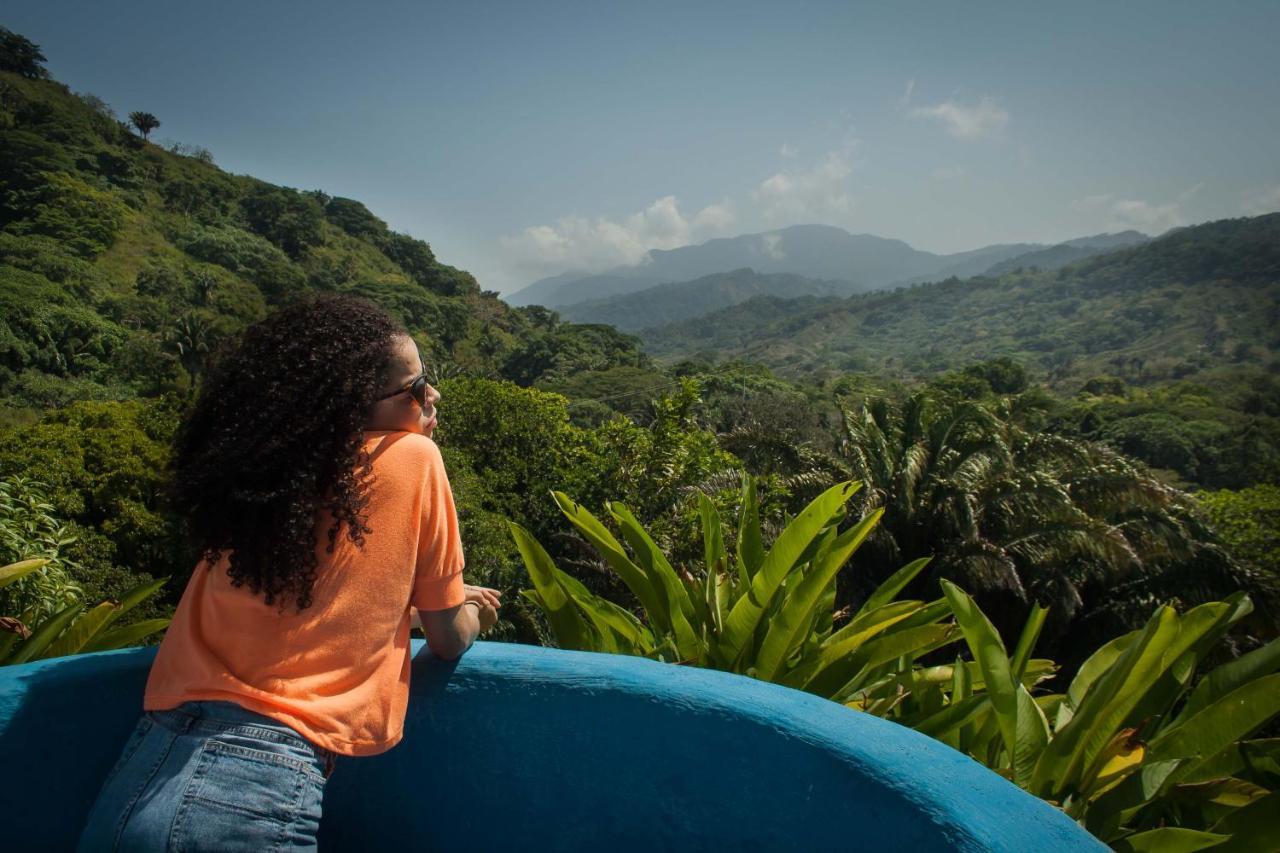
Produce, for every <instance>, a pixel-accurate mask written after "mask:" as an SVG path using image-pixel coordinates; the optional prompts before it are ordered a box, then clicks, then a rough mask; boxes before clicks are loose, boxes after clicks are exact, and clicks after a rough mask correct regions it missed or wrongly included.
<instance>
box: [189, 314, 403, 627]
mask: <svg viewBox="0 0 1280 853" xmlns="http://www.w3.org/2000/svg"><path fill="white" fill-rule="evenodd" d="M399 335H408V332H407V331H406V330H405V329H404V327H403V326H402V325H400V324H399V323H398V322H396V320H395V319H394V318H392V317H391V315H390V314H388V313H387V312H386V311H385V310H383V309H382V308H381V307H379V306H378V305H376V304H374V303H373V302H371V301H369V300H368V299H364V298H361V297H357V296H351V295H346V294H332V293H329V294H321V295H311V296H306V297H303V298H301V299H299V300H298V301H296V302H294V303H292V304H290V305H287V306H285V307H283V308H280V309H279V310H277V311H275V312H274V313H272V314H270V315H269V316H267V317H266V318H265V319H263V320H260V321H258V322H257V323H254V324H253V325H251V326H249V327H248V328H246V329H245V330H244V331H243V333H242V334H241V335H240V336H239V337H238V338H236V339H233V340H231V341H229V342H227V344H225V345H224V346H223V347H222V348H220V349H219V350H218V352H217V353H216V354H215V356H214V357H213V359H212V361H211V364H210V367H209V370H208V372H207V374H206V375H205V378H204V381H203V384H202V386H201V388H200V391H199V394H198V396H197V399H196V402H195V405H194V407H193V408H192V410H191V411H190V413H189V414H188V416H187V417H186V419H185V420H184V421H183V422H182V423H181V424H180V425H179V427H178V431H177V434H176V435H175V437H174V453H173V456H172V459H173V461H172V476H171V477H170V479H169V498H170V500H171V502H172V505H173V507H174V508H175V509H176V510H177V511H178V512H180V513H182V514H184V515H185V516H186V517H187V520H188V522H189V524H190V530H191V533H192V535H193V537H194V540H195V544H197V545H198V546H199V547H200V553H201V554H202V556H203V558H204V559H205V560H207V561H208V563H209V567H210V568H212V567H213V565H214V564H215V563H216V562H217V561H218V559H219V558H220V557H221V556H222V553H223V551H224V550H227V549H231V551H232V554H231V559H230V568H229V570H228V574H229V575H230V576H231V581H232V584H233V585H235V586H243V585H244V584H246V583H247V584H249V588H250V589H251V590H253V592H254V594H255V595H256V594H259V593H264V592H265V593H266V603H267V604H268V605H270V604H275V603H277V602H278V603H279V607H280V611H281V612H283V611H284V606H285V602H286V601H287V600H288V599H289V598H290V597H292V598H294V599H295V603H296V605H297V608H298V611H299V612H301V611H302V610H303V609H305V608H307V607H309V606H310V605H311V591H312V587H313V585H314V583H315V579H316V570H317V565H318V562H317V560H316V554H315V547H316V540H315V525H316V524H317V523H318V519H319V512H320V511H321V510H322V509H327V510H329V511H330V512H331V513H332V516H333V519H334V523H333V525H332V526H331V527H330V529H329V531H328V535H329V547H328V551H329V552H330V553H332V552H333V548H334V545H335V544H336V542H337V537H338V533H339V531H340V529H341V526H342V524H343V523H344V522H345V523H346V525H347V534H348V536H349V537H350V539H351V541H352V542H354V543H356V544H357V545H363V544H364V534H365V533H368V532H370V530H369V528H368V527H367V526H365V524H364V519H362V518H361V512H362V510H363V509H364V508H365V506H366V505H367V504H368V500H369V499H368V491H367V487H368V482H367V477H368V476H369V475H370V474H371V468H370V465H369V458H368V454H366V453H364V451H363V449H362V429H363V424H364V421H365V418H366V416H367V414H368V411H369V408H370V407H371V406H372V405H373V403H374V402H376V400H375V398H376V397H377V396H378V391H379V389H380V388H381V387H382V386H383V385H384V383H385V382H386V380H387V378H388V375H389V373H388V371H389V369H390V361H391V352H392V345H393V342H394V339H395V338H396V337H397V336H399Z"/></svg>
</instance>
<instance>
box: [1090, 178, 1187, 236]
mask: <svg viewBox="0 0 1280 853" xmlns="http://www.w3.org/2000/svg"><path fill="white" fill-rule="evenodd" d="M1198 189H1199V187H1198V186H1197V187H1195V188H1193V190H1192V192H1193V193H1194V192H1195V190H1198ZM1187 195H1188V194H1187V193H1184V194H1183V196H1181V197H1180V198H1185V197H1187ZM1071 207H1072V209H1073V210H1076V211H1077V212H1079V213H1084V214H1087V215H1089V216H1090V217H1091V218H1092V219H1093V220H1094V221H1095V222H1100V223H1101V225H1102V227H1103V228H1105V229H1106V230H1107V231H1127V230H1129V229H1130V228H1133V229H1136V230H1138V231H1142V232H1143V233H1145V234H1153V235H1158V234H1162V233H1164V232H1165V231H1168V230H1169V229H1170V228H1176V227H1177V226H1179V225H1185V224H1187V217H1186V214H1184V213H1183V211H1182V205H1181V203H1180V202H1177V201H1173V202H1169V203H1168V204H1153V203H1152V202H1149V201H1143V200H1142V199H1136V198H1116V197H1115V196H1113V195H1111V194H1110V193H1107V194H1103V195H1091V196H1088V197H1087V198H1082V199H1080V200H1078V201H1076V202H1073V203H1072V205H1071Z"/></svg>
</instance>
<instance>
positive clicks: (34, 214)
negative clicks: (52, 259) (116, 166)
mask: <svg viewBox="0 0 1280 853" xmlns="http://www.w3.org/2000/svg"><path fill="white" fill-rule="evenodd" d="M42 176H43V178H44V180H43V181H42V182H41V183H40V184H39V185H38V186H36V187H34V188H32V189H29V190H25V191H22V192H20V193H18V194H16V195H15V196H14V197H12V198H11V199H10V201H9V204H10V205H13V206H15V207H21V208H23V209H25V210H26V211H28V213H27V217H26V218H25V219H24V220H22V221H19V222H15V223H11V224H10V225H9V226H8V228H9V230H11V231H12V232H13V233H16V234H43V235H46V236H48V237H52V238H54V239H55V240H58V241H59V242H61V243H62V244H63V245H65V246H66V247H67V248H68V249H70V250H71V251H72V252H74V253H75V254H77V255H79V256H81V257H84V258H92V257H95V256H97V255H99V254H101V253H102V252H104V251H105V250H106V249H107V248H109V247H110V246H111V244H112V243H113V242H115V238H116V234H118V233H119V231H120V228H121V226H123V224H124V221H125V217H126V216H127V215H128V208H127V207H125V205H124V204H123V203H121V202H120V201H119V200H118V199H117V198H116V196H115V195H114V194H113V193H111V192H109V191H106V190H102V189H98V188H96V187H93V186H91V185H90V184H89V183H87V182H86V181H84V180H82V179H80V178H78V177H76V176H74V175H69V174H67V173H65V172H44V173H42Z"/></svg>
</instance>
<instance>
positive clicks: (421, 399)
mask: <svg viewBox="0 0 1280 853" xmlns="http://www.w3.org/2000/svg"><path fill="white" fill-rule="evenodd" d="M406 391H408V392H409V393H410V394H412V395H413V399H415V400H417V401H418V405H419V406H422V407H424V408H425V407H426V405H427V374H426V373H419V374H418V375H417V376H415V377H414V378H413V379H411V380H410V381H409V382H408V384H406V385H404V386H403V387H401V388H400V390H398V391H392V392H391V393H390V394H383V395H382V396H381V397H378V399H379V400H385V399H387V398H388V397H394V396H396V395H397V394H403V393H404V392H406Z"/></svg>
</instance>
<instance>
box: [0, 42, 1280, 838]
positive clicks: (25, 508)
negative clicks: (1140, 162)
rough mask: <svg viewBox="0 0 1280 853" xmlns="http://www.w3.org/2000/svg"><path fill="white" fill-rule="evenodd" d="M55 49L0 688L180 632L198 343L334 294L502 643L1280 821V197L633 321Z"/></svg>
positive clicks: (1155, 816)
mask: <svg viewBox="0 0 1280 853" xmlns="http://www.w3.org/2000/svg"><path fill="white" fill-rule="evenodd" d="M44 63H45V59H44V56H43V55H42V53H41V52H40V49H39V47H37V46H36V45H34V44H32V43H31V42H30V41H28V40H27V39H26V38H24V37H22V36H21V35H18V34H15V33H12V32H10V31H8V30H4V29H0V301H2V302H3V312H2V314H0V551H2V553H0V567H3V568H0V664H4V663H22V662H26V661H29V660H35V659H39V658H42V657H50V656H54V655H59V654H70V653H76V652H86V651H95V650H101V649H109V648H118V647H122V646H127V645H131V644H138V643H155V642H157V641H158V639H159V637H160V636H161V632H162V631H163V627H164V625H165V624H166V620H167V619H168V617H169V616H171V614H172V612H173V608H174V606H175V605H176V603H177V601H178V599H179V597H180V596H181V593H182V591H183V589H184V587H185V584H186V580H187V578H188V577H189V576H190V573H191V571H192V570H193V568H194V566H195V564H196V560H197V554H196V553H195V551H194V550H193V548H192V545H191V543H190V542H189V541H188V537H187V531H186V529H185V524H184V521H183V519H182V518H180V517H179V516H177V515H176V514H175V513H174V512H173V511H172V510H171V509H170V508H169V507H167V506H166V505H165V503H164V501H163V499H162V494H163V492H164V489H163V485H164V483H165V478H166V476H167V470H168V467H167V466H168V459H169V454H170V450H171V442H172V440H173V437H174V433H175V430H176V428H177V425H178V423H179V421H180V420H181V418H182V416H183V413H184V412H186V411H187V410H188V407H189V406H191V405H192V403H193V401H194V396H195V392H196V390H197V389H198V387H199V384H200V381H201V377H202V374H203V373H204V371H205V369H206V367H207V365H208V363H209V360H210V359H211V358H214V357H216V354H217V352H218V350H219V347H221V346H224V345H227V344H230V343H233V342H234V341H235V339H236V336H237V334H238V333H239V332H240V331H241V330H242V329H244V328H245V327H246V326H247V325H248V324H250V323H253V322H254V321H256V320H258V319H260V318H262V317H264V316H265V315H266V314H267V313H269V312H270V311H272V310H273V308H275V307H277V306H280V305H284V304H287V303H288V302H289V301H290V300H292V299H294V298H297V297H298V296H299V295H302V294H308V293H314V292H316V291H340V292H344V293H353V294H359V295H362V296H365V297H368V298H370V299H372V300H374V301H375V302H377V303H378V304H380V305H382V306H384V307H385V308H387V309H388V310H389V311H391V312H392V313H393V314H394V315H395V316H396V317H397V318H399V319H400V320H401V321H402V322H403V323H404V324H405V325H406V327H407V328H409V329H410V330H411V331H412V332H413V335H414V338H415V340H416V341H417V343H418V346H419V348H420V351H421V353H422V357H423V362H424V364H425V365H426V367H427V370H428V371H429V372H430V374H431V378H432V383H433V385H435V386H436V387H437V388H438V389H439V390H440V393H441V395H442V400H441V403H440V406H439V408H440V412H441V414H440V428H439V430H438V432H437V434H436V438H437V440H438V442H439V444H440V446H441V449H442V451H443V453H444V457H445V460H446V465H447V467H448V470H449V475H450V479H451V481H452V484H453V488H454V492H455V495H456V498H457V501H458V506H459V516H460V519H461V522H462V526H463V540H464V543H465V547H466V552H467V575H468V581H469V582H471V583H476V584H483V585H487V586H493V587H497V588H500V589H502V590H503V591H504V592H505V593H506V594H505V595H504V599H505V603H504V606H503V609H502V611H501V620H500V622H499V623H498V626H497V627H496V629H495V632H494V633H493V634H491V635H488V637H487V639H496V640H502V641H514V642H523V643H534V644H541V645H554V646H559V647H561V648H579V649H587V650H592V651H600V652H608V653H615V654H632V655H643V656H648V657H652V658H654V659H659V660H663V661H668V662H673V663H679V664H683V665H694V666H706V667H713V668H717V669H723V670H726V671H731V672H737V673H740V674H742V675H744V676H748V677H754V678H760V679H763V680H768V681H773V682H775V683H779V684H783V685H786V686H789V687H793V688H795V689H801V690H806V691H808V692H811V693H816V694H818V695H821V696H823V697H825V698H828V699H831V700H832V701H837V702H841V703H842V704H844V705H846V706H848V707H849V708H850V709H851V711H850V712H851V713H874V714H877V715H878V716H882V717H886V718H888V719H892V720H894V721H896V722H899V723H901V724H903V725H909V726H912V727H914V728H916V729H918V730H920V731H924V732H925V733H927V734H930V735H932V736H934V737H937V738H938V739H940V740H942V741H943V742H944V743H947V744H948V745H950V746H952V747H954V748H956V749H958V750H961V751H962V752H965V753H966V754H968V755H970V756H972V757H973V758H974V759H975V760H978V761H980V762H982V763H984V764H986V765H987V766H989V767H991V768H992V769H993V770H996V771H997V772H999V773H1001V774H1002V775H1004V776H1005V777H1006V778H1009V779H1010V780H1012V781H1013V782H1015V783H1016V784H1018V785H1020V786H1022V787H1024V788H1026V789H1027V790H1029V791H1031V792H1032V793H1035V794H1037V795H1039V796H1041V797H1044V798H1045V799H1047V800H1049V801H1050V802H1053V803H1054V804H1056V805H1058V806H1060V807H1062V808H1063V809H1065V810H1066V811H1067V813H1068V814H1070V815H1071V816H1072V817H1073V818H1075V819H1077V820H1078V821H1080V822H1081V823H1082V825H1084V826H1085V827H1086V828H1088V829H1089V830H1090V831H1091V832H1093V833H1095V834H1096V835H1097V836H1098V837H1099V838H1101V839H1102V840H1104V841H1106V842H1108V843H1111V844H1113V845H1114V846H1116V847H1117V849H1132V850H1138V849H1155V848H1156V847H1158V846H1159V845H1161V844H1163V843H1171V842H1173V841H1176V840H1178V839H1180V838H1182V839H1183V840H1186V838H1190V836H1185V838H1184V835H1183V834H1185V833H1192V834H1194V835H1195V836H1196V837H1197V838H1199V839H1200V840H1201V841H1203V842H1205V843H1204V844H1202V846H1209V842H1212V844H1214V845H1219V846H1220V847H1221V849H1224V850H1226V849H1249V844H1250V839H1256V838H1261V837H1264V834H1265V832H1266V831H1267V828H1268V826H1274V824H1273V823H1271V822H1270V821H1271V819H1272V818H1271V817H1270V814H1271V812H1273V811H1274V804H1275V803H1276V801H1277V797H1278V796H1280V794H1278V793H1276V791H1277V787H1278V786H1280V738H1278V735H1280V731H1278V730H1277V729H1276V727H1275V726H1276V724H1275V721H1274V720H1275V717H1276V715H1277V714H1278V713H1280V639H1277V635H1278V633H1280V632H1278V630H1277V628H1278V626H1280V537H1278V534H1277V530H1278V529H1280V524H1278V522H1280V358H1278V357H1277V355H1278V352H1280V331H1278V330H1280V214H1273V215H1270V216H1262V217H1256V218H1250V219H1235V220H1225V221H1220V222H1213V223H1209V224H1205V225H1199V226H1194V227H1189V228H1184V229H1180V230H1177V231H1174V232H1172V233H1170V234H1167V235H1165V236H1164V237H1162V238H1160V239H1157V240H1153V241H1151V242H1150V243H1146V244H1143V245H1141V246H1137V247H1134V248H1127V249H1121V250H1119V251H1115V252H1108V253H1105V254H1101V255H1096V256H1093V257H1088V258H1085V259H1084V260H1081V261H1078V262H1075V263H1072V264H1068V265H1066V266H1062V267H1059V268H1056V269H1051V270H1040V269H1037V268H1020V269H1015V270H1012V271H1009V272H1006V273H1004V274H1002V275H999V276H998V277H995V278H985V277H978V278H969V279H963V280H960V279H948V280H945V281H939V282H934V283H929V284H919V285H912V286H910V287H906V288H902V289H898V290H892V291H879V292H874V293H868V294H862V295H856V296H852V297H849V298H837V297H832V296H812V295H810V296H803V297H800V298H791V299H787V298H783V297H781V296H777V295H766V296H760V297H757V298H755V299H752V300H749V301H747V302H744V303H742V304H739V305H735V306H733V307H731V308H728V309H723V310H719V311H715V312H713V313H711V314H707V315H703V316H700V317H697V318H695V319H693V320H686V321H681V322H677V323H674V324H669V325H665V326H659V327H653V328H649V329H645V330H643V331H642V332H639V333H638V334H628V333H623V332H621V331H619V330H617V329H616V328H614V327H613V326H609V325H604V324H579V323H572V322H566V321H565V320H563V319H562V318H561V317H560V315H558V314H557V313H556V312H554V311H551V310H548V309H546V308H542V307H539V306H528V307H520V308H514V307H511V306H509V305H507V304H506V303H505V302H503V301H502V300H501V299H499V298H498V295H497V294H496V293H494V292H492V291H486V290H483V289H482V288H481V286H480V284H479V283H478V282H477V281H476V279H475V278H474V277H473V276H472V275H471V274H469V273H467V272H465V271H463V270H459V269H456V268H454V267H452V266H449V265H447V264H445V263H443V262H441V261H440V260H439V259H438V258H437V256H436V254H435V252H433V250H432V248H431V246H430V245H429V244H428V243H427V242H424V241H422V240H420V239H417V238H415V237H412V236H409V235H407V234H402V233H397V232H395V231H393V230H391V229H389V228H388V227H387V225H386V223H385V222H383V221H382V220H381V219H379V218H378V217H377V216H376V215H375V214H374V213H373V212H371V211H370V210H369V209H368V208H366V207H365V206H364V205H363V204H361V203H360V202H359V201H356V200H353V199H348V198H341V197H336V196H332V195H329V194H327V193H325V192H324V191H322V190H320V189H295V188H289V187H282V186H276V185H272V184H269V183H266V182H263V181H260V180H257V179H255V178H252V177H249V176H244V175H233V174H230V173H228V172H226V171H223V170H222V169H220V168H219V167H218V166H217V165H216V163H215V162H214V161H215V154H216V152H214V153H211V152H209V151H207V150H206V149H204V148H201V147H199V146H196V145H188V144H177V143H174V144H171V145H168V146H161V145H159V144H156V143H155V142H153V141H151V140H150V135H151V133H153V132H154V131H155V129H156V128H157V127H159V126H161V123H162V122H163V119H164V116H155V115H151V114H149V113H145V112H141V111H134V112H131V113H130V114H129V115H128V116H127V117H126V118H125V119H121V118H120V116H118V115H117V113H116V112H115V111H113V109H112V108H111V107H110V106H108V105H107V104H106V103H104V102H103V101H102V100H101V99H100V98H98V97H96V96H94V95H93V94H91V93H88V92H73V91H71V90H70V89H69V88H68V87H67V86H64V85H62V84H61V83H59V82H57V81H56V80H53V79H51V78H50V77H49V74H48V72H47V71H46V69H45V67H44ZM1170 832H1173V833H1174V834H1173V835H1170V834H1169V833H1170ZM1259 833H1263V834H1259ZM1231 845H1234V846H1231ZM1180 849H1200V848H1199V847H1184V848H1180Z"/></svg>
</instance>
